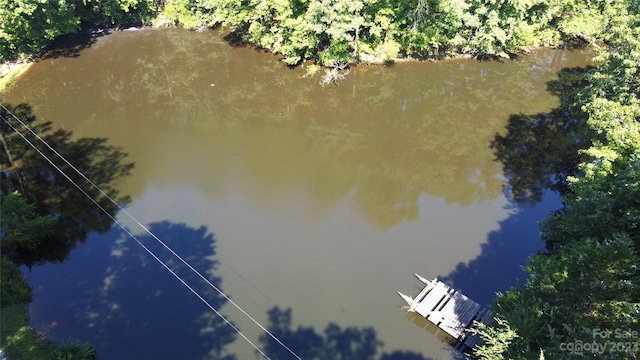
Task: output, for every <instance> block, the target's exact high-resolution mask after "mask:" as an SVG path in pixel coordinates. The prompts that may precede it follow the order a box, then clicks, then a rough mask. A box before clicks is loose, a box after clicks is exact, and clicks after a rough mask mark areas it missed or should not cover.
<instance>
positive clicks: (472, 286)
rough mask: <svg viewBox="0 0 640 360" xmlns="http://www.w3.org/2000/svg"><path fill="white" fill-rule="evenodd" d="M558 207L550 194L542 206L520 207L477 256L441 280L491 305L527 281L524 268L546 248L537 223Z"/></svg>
mask: <svg viewBox="0 0 640 360" xmlns="http://www.w3.org/2000/svg"><path fill="white" fill-rule="evenodd" d="M559 206H560V202H559V201H558V200H557V199H556V198H555V196H554V195H553V194H552V193H550V192H547V194H546V196H545V197H544V201H542V203H541V204H540V205H538V206H535V207H534V206H523V207H521V208H519V209H518V210H517V211H516V212H514V213H513V214H512V215H511V216H509V217H508V218H506V219H504V220H502V221H501V222H500V228H499V229H498V230H495V231H492V232H491V233H489V235H488V239H487V242H486V243H484V244H482V245H481V252H480V255H478V257H476V258H475V259H473V260H470V261H469V262H468V263H466V264H465V263H462V262H461V263H458V265H457V266H456V268H455V269H454V270H453V271H452V272H450V273H449V274H447V275H446V276H443V277H440V280H442V281H444V282H446V283H448V284H449V285H451V286H452V287H454V288H455V289H457V290H460V291H461V292H462V293H463V294H465V295H467V296H469V298H471V299H472V300H474V301H476V302H477V303H479V304H481V305H484V306H490V305H491V304H493V301H494V300H495V296H496V292H504V291H507V290H508V289H509V288H511V287H512V286H514V285H516V284H517V283H518V282H521V281H524V280H525V278H526V273H525V271H524V270H523V266H525V265H526V262H527V259H528V258H529V256H531V255H533V254H535V253H536V252H538V251H540V250H542V249H543V244H542V242H541V241H540V231H539V229H538V221H540V220H542V219H543V218H544V217H545V216H546V215H547V214H548V213H549V212H550V211H553V210H555V209H557V208H558V207H559Z"/></svg>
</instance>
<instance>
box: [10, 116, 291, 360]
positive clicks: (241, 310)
mask: <svg viewBox="0 0 640 360" xmlns="http://www.w3.org/2000/svg"><path fill="white" fill-rule="evenodd" d="M1 106H2V108H3V109H5V111H7V112H8V113H9V114H11V116H12V117H13V118H14V119H16V120H18V121H19V122H20V124H22V125H23V126H24V127H25V128H26V129H27V130H29V132H31V133H32V134H33V135H34V136H35V137H36V138H38V140H40V141H41V142H42V143H43V144H44V145H45V146H46V147H47V148H49V150H51V151H53V153H54V154H56V155H57V156H58V157H59V158H61V159H62V160H63V161H64V162H65V163H66V164H67V165H69V166H70V167H71V168H72V169H73V170H74V171H75V172H76V173H78V175H80V176H81V177H82V178H83V179H85V180H86V181H87V182H88V183H89V184H91V186H93V187H94V188H95V189H96V190H98V191H99V192H100V194H102V195H103V196H105V197H106V198H107V199H109V201H111V202H112V203H113V204H114V205H115V206H117V207H118V209H119V210H120V211H122V212H123V213H125V214H126V215H127V216H129V218H131V219H132V220H133V221H134V222H135V223H136V224H138V226H140V227H141V228H142V229H143V230H144V231H146V232H147V233H148V234H149V235H151V237H153V238H154V239H155V240H156V241H157V242H158V243H160V244H161V245H162V246H163V247H164V248H165V249H167V250H168V251H169V252H171V254H172V255H173V256H175V257H176V258H177V259H178V260H180V262H182V263H183V264H184V265H186V266H187V267H188V268H189V269H190V270H191V271H193V272H194V273H195V274H196V275H198V277H200V278H201V279H202V280H204V281H205V282H206V283H207V284H208V285H209V286H210V287H212V288H213V289H215V290H216V291H217V292H218V293H219V294H220V295H222V297H224V298H225V299H226V300H227V301H229V302H230V303H231V304H232V305H233V306H235V307H236V308H237V309H238V310H240V312H242V313H243V314H244V315H245V316H247V317H248V318H249V319H250V320H251V321H252V322H253V323H254V324H256V325H257V326H258V327H259V328H260V329H262V331H264V332H265V333H267V334H268V335H269V336H270V337H271V338H272V339H273V340H275V341H276V342H277V343H278V344H280V345H281V346H282V347H284V348H285V349H286V350H287V351H289V353H291V354H292V355H293V356H295V357H296V359H298V360H302V358H301V357H300V356H298V355H297V354H296V353H295V352H294V351H293V350H291V349H290V348H289V347H288V346H287V345H285V344H284V343H283V342H282V341H281V340H280V339H278V338H277V337H276V336H275V335H273V334H272V333H271V332H270V331H269V330H268V329H267V328H265V327H264V326H263V325H262V324H260V323H259V322H258V320H256V319H255V318H254V317H253V316H251V315H249V313H247V312H246V311H245V310H244V309H243V308H242V307H240V305H238V304H236V302H235V301H233V300H231V298H230V297H229V296H227V295H226V294H225V293H224V292H223V291H222V290H220V289H219V288H218V287H217V286H216V285H214V284H213V283H212V282H211V281H209V279H207V278H206V277H205V276H204V275H202V273H200V272H199V271H198V270H196V269H195V268H194V267H193V266H191V264H190V263H189V262H187V261H186V260H185V259H184V258H183V257H182V256H180V255H178V254H177V253H176V252H175V251H174V250H173V249H172V248H171V247H169V245H167V244H166V243H165V242H164V241H162V240H160V238H158V237H157V236H156V235H155V234H154V233H152V232H151V230H149V229H148V228H147V227H146V226H144V225H143V224H142V223H140V221H138V219H136V218H135V217H134V216H133V215H131V214H130V213H129V212H128V211H127V210H126V209H124V208H123V207H122V206H120V204H118V203H117V202H116V201H114V200H113V199H112V198H111V197H110V196H109V195H108V194H107V193H105V192H104V191H103V190H102V189H101V188H100V187H99V186H98V185H96V184H95V183H94V182H93V181H91V180H90V179H89V178H87V176H85V175H84V174H83V173H82V172H81V171H80V170H78V169H77V168H76V167H75V166H73V164H71V163H70V162H69V161H68V160H67V159H66V158H65V157H64V156H62V155H61V154H60V153H58V152H57V151H56V150H55V149H54V148H53V147H51V145H49V144H48V143H47V142H46V141H44V139H42V138H41V137H40V136H39V135H38V134H37V133H36V132H34V131H33V130H32V129H31V128H30V127H29V126H27V124H25V123H24V122H23V121H22V120H20V119H19V118H18V117H17V116H16V115H14V114H13V113H12V112H11V111H10V110H9V109H7V108H6V107H5V106H4V105H1ZM5 121H6V120H5ZM43 156H44V155H43Z"/></svg>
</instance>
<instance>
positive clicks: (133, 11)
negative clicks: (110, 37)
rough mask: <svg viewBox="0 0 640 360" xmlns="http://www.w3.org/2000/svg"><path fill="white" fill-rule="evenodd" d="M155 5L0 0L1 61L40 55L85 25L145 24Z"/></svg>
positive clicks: (143, 0)
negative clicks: (40, 52) (52, 43)
mask: <svg viewBox="0 0 640 360" xmlns="http://www.w3.org/2000/svg"><path fill="white" fill-rule="evenodd" d="M153 6H154V5H153V3H152V0H85V1H65V0H44V1H41V0H0V61H4V60H13V59H16V58H18V57H19V56H21V55H22V54H33V53H38V52H39V51H40V50H42V49H43V48H44V47H45V46H46V45H47V44H49V43H50V42H51V41H52V40H54V39H55V38H56V37H58V36H61V35H65V34H71V33H75V32H78V31H80V30H81V29H82V28H83V26H86V27H96V26H113V25H115V24H122V23H140V22H142V21H146V20H148V18H149V17H150V15H151V14H152V8H153Z"/></svg>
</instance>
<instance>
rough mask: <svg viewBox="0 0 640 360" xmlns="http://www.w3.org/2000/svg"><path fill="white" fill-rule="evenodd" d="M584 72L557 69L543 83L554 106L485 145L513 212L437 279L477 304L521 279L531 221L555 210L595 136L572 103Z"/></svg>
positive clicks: (535, 245) (531, 238) (513, 120)
mask: <svg viewBox="0 0 640 360" xmlns="http://www.w3.org/2000/svg"><path fill="white" fill-rule="evenodd" d="M589 70H590V69H589V68H571V69H563V70H561V71H560V72H559V73H558V79H557V80H554V81H550V82H549V83H548V84H547V90H548V91H549V92H550V93H551V94H553V95H556V96H558V98H559V99H560V106H559V107H557V108H556V109H553V110H552V111H550V112H549V113H540V114H534V115H523V114H519V115H513V116H511V117H510V119H509V123H508V124H507V132H506V134H504V135H500V134H497V135H496V136H495V139H494V140H493V141H492V143H491V148H492V149H493V150H494V154H495V157H496V160H498V161H500V162H501V163H502V165H503V170H504V173H505V174H506V176H507V179H508V185H507V188H506V189H505V193H507V195H508V196H510V197H511V198H510V200H511V202H512V203H513V206H514V209H516V211H515V212H514V213H513V214H512V215H511V216H509V217H508V218H506V219H504V220H503V221H501V222H500V229H499V230H497V231H493V232H491V233H490V234H489V236H488V239H487V240H488V241H487V243H486V244H483V245H482V246H481V248H482V250H481V253H480V255H479V256H478V257H477V258H475V259H473V260H471V261H469V262H468V263H466V264H464V263H459V264H458V265H457V266H456V268H455V270H454V271H452V272H451V273H450V274H448V275H447V276H445V277H444V278H443V279H442V280H444V281H447V282H449V283H450V284H451V285H452V286H453V287H455V288H457V289H459V290H461V291H462V292H463V293H465V294H466V295H468V296H469V297H471V298H472V299H474V300H475V301H477V302H479V303H481V304H483V305H491V304H492V303H493V301H494V299H495V293H496V292H504V291H507V290H508V289H509V288H510V287H512V286H514V285H516V284H517V282H518V281H519V280H524V279H525V276H526V274H525V272H524V271H523V270H522V267H523V266H524V265H526V262H527V259H528V257H529V256H531V255H533V254H534V253H536V252H538V251H540V250H542V248H543V244H542V242H541V241H540V235H539V234H540V230H539V228H538V226H537V222H538V221H541V220H543V219H544V218H545V217H546V216H547V215H548V214H549V213H550V212H551V211H554V210H557V209H558V208H560V207H561V204H560V203H559V201H558V200H557V199H555V197H556V196H557V194H560V195H563V194H565V193H567V192H568V191H570V188H569V185H568V182H567V177H568V176H572V175H575V174H576V173H577V172H578V169H577V166H578V164H579V163H580V162H582V161H584V160H585V159H586V155H585V154H583V153H581V152H580V150H581V149H586V148H588V147H589V146H590V145H591V139H593V138H594V136H595V135H594V134H593V131H592V130H590V128H589V127H588V126H587V123H586V119H587V116H586V114H584V113H583V112H582V110H581V109H579V108H578V107H577V106H576V105H575V103H576V99H577V97H578V96H579V91H580V90H581V89H582V88H583V87H584V86H586V83H585V80H584V74H585V72H587V71H589ZM550 190H552V191H554V192H555V193H554V192H552V191H550ZM554 195H555V196H554ZM536 204H538V205H536ZM534 205H536V206H534Z"/></svg>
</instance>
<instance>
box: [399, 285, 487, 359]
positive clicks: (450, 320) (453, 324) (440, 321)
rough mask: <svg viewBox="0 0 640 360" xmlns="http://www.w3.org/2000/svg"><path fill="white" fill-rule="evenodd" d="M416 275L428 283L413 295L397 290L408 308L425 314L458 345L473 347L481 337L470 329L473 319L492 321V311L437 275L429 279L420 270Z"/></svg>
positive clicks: (465, 349) (484, 321) (482, 321)
mask: <svg viewBox="0 0 640 360" xmlns="http://www.w3.org/2000/svg"><path fill="white" fill-rule="evenodd" d="M415 276H416V277H417V278H418V279H419V280H420V281H422V282H423V283H424V284H425V287H424V288H423V289H422V290H421V291H420V292H419V293H418V295H416V296H415V297H414V298H411V297H410V296H407V295H405V294H403V293H401V292H398V295H400V296H401V297H402V298H403V299H404V300H405V301H406V302H407V303H408V304H409V307H408V308H407V311H409V312H415V313H418V314H420V315H422V316H423V317H424V318H426V319H427V320H429V321H430V322H432V323H433V324H435V325H436V326H438V327H439V328H440V329H442V330H443V331H444V332H445V333H447V334H448V335H450V336H451V337H453V338H454V339H455V340H456V344H455V348H456V349H458V350H460V351H465V352H466V351H468V350H470V349H473V348H474V347H475V346H476V345H477V344H478V343H479V341H480V338H479V336H478V335H475V334H473V333H471V332H469V331H467V330H468V329H470V328H472V327H474V323H473V321H474V320H475V321H478V322H481V323H485V324H488V323H489V322H491V321H492V319H493V318H492V313H491V311H490V310H488V309H486V308H484V307H482V306H481V305H479V304H478V303H476V302H475V301H473V300H471V299H469V298H468V297H466V296H465V295H463V294H462V293H460V292H458V291H457V290H455V289H453V288H451V287H450V286H449V285H447V284H445V283H443V282H441V281H439V280H438V279H437V278H436V279H433V280H431V281H429V280H427V279H425V278H423V277H422V276H420V275H418V274H415Z"/></svg>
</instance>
